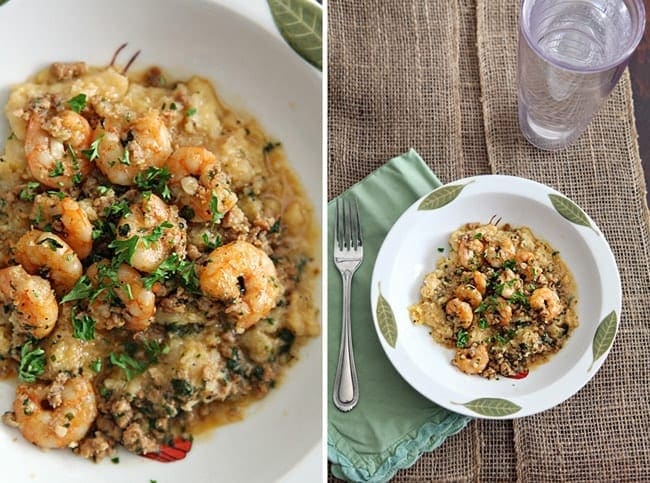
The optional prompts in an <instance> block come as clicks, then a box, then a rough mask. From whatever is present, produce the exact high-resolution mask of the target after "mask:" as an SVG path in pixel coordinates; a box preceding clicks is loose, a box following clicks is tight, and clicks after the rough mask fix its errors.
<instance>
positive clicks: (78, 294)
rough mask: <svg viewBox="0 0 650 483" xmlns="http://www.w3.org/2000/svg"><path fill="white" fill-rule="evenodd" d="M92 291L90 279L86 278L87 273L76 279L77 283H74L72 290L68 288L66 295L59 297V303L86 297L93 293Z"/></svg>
mask: <svg viewBox="0 0 650 483" xmlns="http://www.w3.org/2000/svg"><path fill="white" fill-rule="evenodd" d="M94 292H95V289H94V287H93V284H92V282H91V281H90V278H88V276H87V275H82V276H81V277H79V279H78V280H77V283H75V284H74V287H72V290H70V291H69V292H68V293H67V294H66V296H65V297H63V298H62V299H61V303H62V304H63V303H66V302H72V301H75V300H83V299H87V298H88V297H90V296H91V295H93V293H94Z"/></svg>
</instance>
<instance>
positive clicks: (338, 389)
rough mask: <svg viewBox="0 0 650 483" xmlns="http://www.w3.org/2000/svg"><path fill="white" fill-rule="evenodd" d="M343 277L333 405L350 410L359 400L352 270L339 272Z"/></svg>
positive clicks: (342, 409)
mask: <svg viewBox="0 0 650 483" xmlns="http://www.w3.org/2000/svg"><path fill="white" fill-rule="evenodd" d="M341 278H342V279H343V325H342V327H341V347H340V349H339V360H338V364H337V366H336V375H335V376H334V395H333V396H334V405H335V406H336V407H337V408H339V409H340V410H341V411H346V412H347V411H350V410H351V409H352V408H354V407H355V406H356V405H357V402H358V401H359V383H358V381H357V368H356V365H355V363H354V349H353V348H352V323H351V319H350V292H351V289H352V271H350V270H344V271H343V272H341Z"/></svg>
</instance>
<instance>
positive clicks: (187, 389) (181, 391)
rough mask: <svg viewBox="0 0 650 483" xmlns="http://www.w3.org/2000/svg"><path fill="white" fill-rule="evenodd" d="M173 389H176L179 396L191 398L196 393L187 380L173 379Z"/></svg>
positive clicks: (175, 391)
mask: <svg viewBox="0 0 650 483" xmlns="http://www.w3.org/2000/svg"><path fill="white" fill-rule="evenodd" d="M171 383H172V387H173V388H174V393H176V395H178V396H181V397H183V396H186V397H187V396H191V395H192V393H193V392H194V388H193V387H192V385H191V384H190V383H189V382H188V381H186V380H185V379H172V381H171Z"/></svg>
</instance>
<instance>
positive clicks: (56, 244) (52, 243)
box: [36, 237, 63, 252]
mask: <svg viewBox="0 0 650 483" xmlns="http://www.w3.org/2000/svg"><path fill="white" fill-rule="evenodd" d="M44 243H47V245H48V246H49V247H50V250H52V251H53V252H55V251H57V249H59V248H63V245H61V244H60V243H59V242H58V241H56V240H55V239H54V238H49V237H48V238H43V239H42V240H40V241H37V242H36V244H37V245H43V244H44Z"/></svg>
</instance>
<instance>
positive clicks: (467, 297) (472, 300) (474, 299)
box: [454, 285, 483, 309]
mask: <svg viewBox="0 0 650 483" xmlns="http://www.w3.org/2000/svg"><path fill="white" fill-rule="evenodd" d="M454 294H455V295H456V297H458V298H459V299H460V300H462V301H464V302H468V303H469V304H470V305H471V306H472V308H474V309H475V308H476V307H478V306H479V305H480V304H481V302H482V301H483V296H482V295H481V292H479V290H478V289H477V288H476V287H474V286H473V285H459V286H458V287H456V290H455V291H454Z"/></svg>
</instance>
